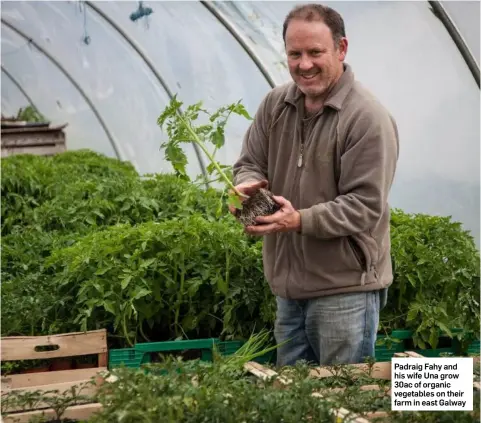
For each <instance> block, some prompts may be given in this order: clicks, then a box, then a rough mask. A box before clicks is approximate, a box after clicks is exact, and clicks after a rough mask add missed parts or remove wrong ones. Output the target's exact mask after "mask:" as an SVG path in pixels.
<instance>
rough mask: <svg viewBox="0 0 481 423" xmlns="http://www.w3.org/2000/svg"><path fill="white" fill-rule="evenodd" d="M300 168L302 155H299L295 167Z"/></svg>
mask: <svg viewBox="0 0 481 423" xmlns="http://www.w3.org/2000/svg"><path fill="white" fill-rule="evenodd" d="M301 166H302V154H299V159H298V160H297V167H301Z"/></svg>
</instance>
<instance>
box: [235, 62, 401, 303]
mask: <svg viewBox="0 0 481 423" xmlns="http://www.w3.org/2000/svg"><path fill="white" fill-rule="evenodd" d="M344 66H345V71H344V73H343V75H342V76H341V78H340V80H339V81H338V83H337V84H336V86H335V87H334V88H333V90H332V92H331V93H330V95H329V97H328V99H327V100H326V102H325V104H324V107H323V108H322V110H320V111H319V112H318V113H317V114H316V115H315V116H313V117H309V118H305V117H304V95H303V94H302V93H301V92H300V90H299V89H298V88H297V86H296V85H295V84H294V83H293V82H291V83H288V84H285V85H283V86H280V87H276V88H274V89H273V90H272V91H270V92H269V93H268V94H267V96H266V97H265V98H264V100H263V101H262V103H261V105H260V107H259V109H258V111H257V113H256V115H255V118H254V121H253V122H252V124H251V126H250V128H249V129H248V131H247V133H246V135H245V138H244V142H243V146H242V151H241V154H240V157H239V159H238V161H237V162H236V163H235V165H234V177H235V183H236V184H239V183H242V182H246V181H250V180H261V179H267V180H268V181H269V187H270V189H271V190H272V192H273V193H274V194H275V195H280V196H283V197H285V198H286V199H288V200H289V201H291V203H292V205H293V206H294V207H295V208H296V209H297V210H299V212H300V215H301V225H302V229H301V232H300V233H295V232H289V233H276V234H270V235H266V236H265V237H264V247H263V257H264V272H265V276H266V279H267V280H268V282H269V284H270V286H271V289H272V291H273V293H274V294H275V295H278V296H281V297H284V298H293V299H305V298H314V297H318V296H324V295H331V294H338V293H345V292H356V291H371V290H377V289H382V288H385V287H387V286H389V285H390V284H391V282H392V277H393V276H392V268H391V259H390V234H389V221H390V214H389V206H388V194H389V191H390V188H391V184H392V182H393V178H394V174H395V170H396V164H397V160H398V149H399V140H398V131H397V127H396V123H395V121H394V119H393V118H392V117H391V116H390V114H389V113H388V111H387V110H386V109H385V108H384V107H383V106H382V105H381V104H380V103H379V102H378V101H377V100H376V98H374V97H373V96H372V95H371V94H370V93H369V92H368V91H367V90H366V89H365V88H363V87H362V86H361V85H360V83H359V82H357V81H356V80H355V79H354V74H353V72H352V70H351V67H350V66H349V65H347V64H345V65H344Z"/></svg>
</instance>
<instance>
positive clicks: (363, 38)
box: [1, 1, 480, 238]
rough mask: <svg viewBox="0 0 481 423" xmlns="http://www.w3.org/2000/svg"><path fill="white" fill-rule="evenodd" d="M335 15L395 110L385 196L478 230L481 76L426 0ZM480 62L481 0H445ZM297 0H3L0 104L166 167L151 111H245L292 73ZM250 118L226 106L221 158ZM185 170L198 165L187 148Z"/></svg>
mask: <svg viewBox="0 0 481 423" xmlns="http://www.w3.org/2000/svg"><path fill="white" fill-rule="evenodd" d="M324 4H328V5H330V6H332V7H334V8H335V9H337V10H338V11H339V12H340V13H341V14H342V15H343V17H344V20H345V24H346V31H347V36H348V39H349V51H348V55H347V59H346V61H347V62H348V63H349V64H350V65H351V66H352V68H353V71H354V73H355V75H356V77H357V79H358V80H360V81H361V82H362V83H363V84H364V85H365V86H366V87H367V88H368V89H370V90H371V91H372V92H373V93H374V94H375V95H376V96H377V97H378V98H379V99H380V100H381V101H382V102H383V103H384V105H385V106H386V107H387V108H388V109H389V110H390V112H391V113H392V115H393V116H394V117H395V119H396V120H397V123H398V126H399V133H400V141H401V146H400V147H401V151H400V158H399V167H398V172H397V176H396V180H395V183H394V186H393V189H392V194H391V199H390V203H391V206H393V207H399V208H402V209H404V210H406V211H408V212H422V213H430V214H439V215H452V216H453V218H454V219H455V220H459V221H462V222H463V223H464V225H465V226H466V227H467V228H468V229H471V230H472V231H473V233H474V235H475V236H476V238H479V222H480V211H479V204H480V164H479V160H480V151H479V139H480V129H479V128H480V127H479V115H480V98H479V88H478V86H477V84H476V81H475V79H474V78H473V76H472V74H471V73H470V70H469V69H468V66H467V64H466V62H465V60H464V59H463V57H462V55H461V54H460V51H459V49H458V47H457V46H456V44H455V43H454V42H453V39H452V38H451V36H450V34H449V33H448V31H447V30H446V28H445V26H444V25H443V23H442V22H441V21H440V20H439V19H438V18H437V17H436V16H435V15H434V14H433V12H432V11H431V8H430V5H429V3H428V2H404V1H399V2H371V1H370V2H357V1H352V2H324ZM442 4H443V5H444V6H445V9H446V11H447V12H448V14H449V16H450V17H451V19H452V21H453V22H454V23H455V25H456V26H457V28H458V30H459V32H460V34H461V36H462V37H463V40H464V42H465V44H466V45H467V46H468V48H469V49H470V51H471V52H472V55H473V57H474V58H475V59H476V61H477V63H478V64H479V2H442ZM294 5H295V2H284V1H283V2H264V1H260V2H258V1H255V2H244V1H236V2H209V3H204V2H196V1H189V2H184V1H180V2H171V1H169V2H157V1H155V2H154V1H152V2H147V1H145V2H143V3H142V6H143V7H144V8H146V7H150V8H151V9H152V13H151V14H150V15H148V16H144V17H142V18H140V19H137V20H136V21H133V20H131V14H132V13H134V12H138V11H139V2H111V1H109V2H88V1H86V2H84V1H82V2H78V1H66V2H57V1H55V2H48V1H45V2H44V1H42V2H37V1H28V2H10V1H9V2H2V3H1V7H2V10H1V16H2V29H1V49H2V50H1V58H2V73H1V75H2V79H1V81H2V113H3V114H6V115H13V114H16V113H17V111H18V109H19V108H20V107H25V106H26V105H28V104H29V103H30V102H33V103H34V105H35V106H36V107H37V108H38V109H39V111H40V112H41V113H42V114H43V115H45V116H46V117H47V118H48V119H49V120H50V121H51V122H52V123H55V124H56V123H68V124H69V125H68V127H67V128H66V131H67V147H68V148H69V149H77V148H91V149H93V150H96V151H99V152H102V153H104V154H107V155H109V156H112V157H116V156H117V157H119V158H122V159H125V160H130V161H131V162H132V163H133V164H134V165H135V166H136V167H137V169H138V170H139V172H141V173H151V172H168V171H170V165H169V164H168V163H167V162H166V161H165V160H164V158H163V153H162V152H161V151H160V150H159V147H160V144H161V143H162V141H163V140H164V135H163V133H162V132H161V131H160V128H159V127H158V126H157V118H158V116H159V114H160V112H161V111H162V109H163V108H164V107H165V106H166V105H167V103H168V101H169V99H170V97H171V96H172V95H174V94H177V96H178V98H179V99H180V100H181V101H183V102H184V103H185V104H186V105H188V104H191V103H195V102H198V101H200V100H202V101H203V102H204V104H205V106H206V107H207V108H217V107H219V106H221V105H225V104H227V103H231V102H235V101H238V100H239V99H242V101H243V104H244V105H245V106H246V108H247V110H248V112H249V113H250V114H251V115H253V114H254V113H255V111H256V109H257V107H258V105H259V103H260V102H261V100H262V98H263V97H264V96H265V95H266V94H267V93H268V91H269V90H270V89H271V86H273V85H279V84H282V83H284V82H287V81H289V80H290V76H289V73H288V70H287V67H286V62H285V53H284V48H283V41H282V24H283V20H284V18H285V16H286V14H287V13H288V12H289V10H290V9H291V8H292V7H293V6H294ZM248 124H249V122H248V121H247V120H245V119H243V118H238V117H235V118H233V119H232V120H231V123H230V125H229V129H228V132H227V134H226V145H225V146H224V147H223V148H222V149H221V151H220V152H219V156H218V160H220V161H221V162H223V163H226V164H231V163H233V161H234V160H235V159H236V157H237V155H238V154H239V151H240V148H241V143H242V138H243V135H244V133H245V131H246V130H247V128H248ZM188 157H189V168H188V171H189V173H190V174H191V175H193V176H194V175H198V174H199V173H201V164H200V163H199V161H198V157H197V155H196V153H195V151H194V149H193V148H189V151H188Z"/></svg>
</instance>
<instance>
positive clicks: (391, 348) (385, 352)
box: [374, 335, 405, 362]
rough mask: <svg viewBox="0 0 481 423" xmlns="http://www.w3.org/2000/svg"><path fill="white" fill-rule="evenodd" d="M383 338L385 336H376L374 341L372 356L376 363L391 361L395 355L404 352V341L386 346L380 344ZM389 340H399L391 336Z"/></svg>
mask: <svg viewBox="0 0 481 423" xmlns="http://www.w3.org/2000/svg"><path fill="white" fill-rule="evenodd" d="M385 338H386V336H384V335H378V336H377V339H376V345H375V350H374V351H375V354H374V355H375V358H376V361H378V362H383V361H391V359H392V358H393V356H394V354H395V353H397V352H404V351H405V348H404V341H402V342H392V343H391V345H386V344H383V343H382V342H383V341H384V339H385ZM391 338H395V339H400V338H397V337H394V336H391Z"/></svg>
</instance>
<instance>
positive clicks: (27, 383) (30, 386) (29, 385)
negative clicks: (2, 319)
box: [1, 329, 108, 423]
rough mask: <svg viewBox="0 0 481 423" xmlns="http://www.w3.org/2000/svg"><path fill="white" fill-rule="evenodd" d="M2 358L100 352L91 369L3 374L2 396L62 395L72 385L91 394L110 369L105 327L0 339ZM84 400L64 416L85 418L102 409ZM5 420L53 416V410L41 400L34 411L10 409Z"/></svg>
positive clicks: (80, 354) (28, 358)
mask: <svg viewBox="0 0 481 423" xmlns="http://www.w3.org/2000/svg"><path fill="white" fill-rule="evenodd" d="M1 343H2V344H1V347H2V351H1V358H2V362H3V361H15V360H38V359H50V358H61V357H75V356H83V355H90V354H98V367H95V368H90V369H76V370H59V371H52V372H41V373H28V374H14V375H8V376H4V377H3V376H2V378H1V394H2V397H3V396H4V395H6V394H8V393H11V392H21V393H26V392H34V391H58V394H57V395H62V394H63V393H65V392H66V391H68V390H70V389H71V388H72V387H76V389H81V392H80V394H81V395H85V396H88V397H92V396H93V394H95V392H96V391H97V387H98V386H99V385H100V384H101V383H102V382H103V376H102V373H103V372H106V371H107V356H108V351H107V331H106V330H105V329H101V330H95V331H88V332H75V333H66V334H59V335H49V336H14V337H5V338H1ZM44 346H50V348H52V347H53V348H55V347H58V348H57V349H53V350H50V351H38V347H44ZM92 402H93V401H90V403H88V401H87V403H84V404H81V405H75V406H72V407H69V408H68V409H67V411H66V412H65V414H64V415H63V418H70V419H79V420H80V419H86V418H88V417H89V416H90V415H92V414H93V413H95V412H96V411H98V410H99V409H100V407H101V406H100V404H98V403H92ZM8 412H9V414H8V415H7V416H6V417H4V419H3V421H4V422H5V423H7V422H8V423H10V422H12V423H13V422H17V423H23V422H28V421H29V419H31V418H32V417H33V416H35V415H42V414H44V415H46V416H52V417H53V416H54V415H55V413H54V411H53V409H48V408H47V406H46V404H42V403H38V404H36V405H35V406H34V407H33V410H28V411H26V410H19V409H18V407H17V408H15V407H13V408H10V409H9V410H8Z"/></svg>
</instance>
